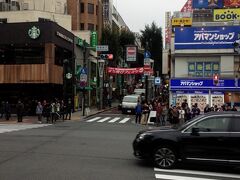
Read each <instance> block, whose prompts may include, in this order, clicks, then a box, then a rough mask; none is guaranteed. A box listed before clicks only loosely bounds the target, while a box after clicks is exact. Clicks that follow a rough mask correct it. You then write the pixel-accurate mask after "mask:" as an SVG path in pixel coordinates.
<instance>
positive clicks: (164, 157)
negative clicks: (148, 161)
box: [153, 146, 177, 169]
mask: <svg viewBox="0 0 240 180" xmlns="http://www.w3.org/2000/svg"><path fill="white" fill-rule="evenodd" d="M153 158H154V163H155V164H156V166H157V167H159V168H162V169H170V168H173V167H174V166H175V165H176V162H177V157H176V153H175V151H174V149H173V148H171V147H167V146H166V147H164V146H161V147H158V148H157V149H156V151H155V152H154V157H153Z"/></svg>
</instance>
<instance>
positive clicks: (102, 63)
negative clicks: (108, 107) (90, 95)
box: [98, 59, 105, 109]
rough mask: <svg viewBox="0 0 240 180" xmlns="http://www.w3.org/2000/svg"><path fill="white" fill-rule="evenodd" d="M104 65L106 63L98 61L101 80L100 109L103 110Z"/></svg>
mask: <svg viewBox="0 0 240 180" xmlns="http://www.w3.org/2000/svg"><path fill="white" fill-rule="evenodd" d="M104 64H105V61H104V60H102V59H100V60H98V70H99V78H100V87H99V88H100V98H99V101H100V109H102V108H103V72H104Z"/></svg>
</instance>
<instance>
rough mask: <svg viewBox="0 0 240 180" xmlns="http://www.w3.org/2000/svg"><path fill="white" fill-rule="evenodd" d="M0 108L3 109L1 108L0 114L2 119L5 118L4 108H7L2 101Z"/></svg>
mask: <svg viewBox="0 0 240 180" xmlns="http://www.w3.org/2000/svg"><path fill="white" fill-rule="evenodd" d="M0 106H1V107H0V113H1V115H0V118H3V115H4V108H5V102H4V101H2V102H1V104H0Z"/></svg>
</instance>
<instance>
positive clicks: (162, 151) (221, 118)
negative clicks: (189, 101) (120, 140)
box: [133, 112, 240, 169]
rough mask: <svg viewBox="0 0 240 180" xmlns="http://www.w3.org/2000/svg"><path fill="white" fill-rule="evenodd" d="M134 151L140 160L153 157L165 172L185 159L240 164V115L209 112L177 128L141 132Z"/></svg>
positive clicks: (134, 145)
mask: <svg viewBox="0 0 240 180" xmlns="http://www.w3.org/2000/svg"><path fill="white" fill-rule="evenodd" d="M133 150H134V155H135V156H136V157H138V158H142V159H146V158H151V159H152V160H153V161H154V163H155V165H156V166H158V167H160V168H165V169H167V168H173V167H174V166H175V165H176V164H177V163H178V162H179V161H184V160H192V161H202V162H214V163H227V164H229V163H231V164H240V113H239V112H215V113H207V114H204V115H200V116H198V117H196V118H195V119H193V120H191V121H189V122H187V123H185V124H183V125H182V126H181V127H179V128H177V129H170V128H169V129H167V128H159V129H149V130H145V131H141V132H139V133H138V134H137V136H136V138H135V140H134V142H133Z"/></svg>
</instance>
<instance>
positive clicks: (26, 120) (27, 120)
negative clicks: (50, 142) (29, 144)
mask: <svg viewBox="0 0 240 180" xmlns="http://www.w3.org/2000/svg"><path fill="white" fill-rule="evenodd" d="M118 104H119V103H117V102H114V103H112V107H107V108H105V109H102V110H99V109H97V108H96V107H94V108H90V112H87V111H86V109H85V116H83V112H82V111H76V112H74V113H72V117H71V121H81V120H83V119H84V118H88V117H91V116H94V115H96V114H98V113H102V112H104V111H108V110H111V109H114V108H117V107H118ZM65 121H69V120H65ZM42 122H43V123H46V118H43V120H42ZM58 122H63V120H57V123H58ZM0 124H18V122H17V115H16V114H12V115H11V117H10V119H9V120H6V119H5V118H0ZM21 124H39V122H38V118H37V116H24V117H23V122H21Z"/></svg>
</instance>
